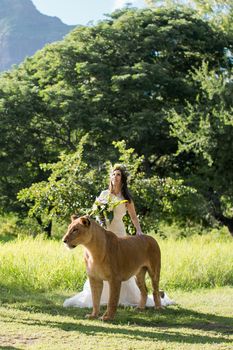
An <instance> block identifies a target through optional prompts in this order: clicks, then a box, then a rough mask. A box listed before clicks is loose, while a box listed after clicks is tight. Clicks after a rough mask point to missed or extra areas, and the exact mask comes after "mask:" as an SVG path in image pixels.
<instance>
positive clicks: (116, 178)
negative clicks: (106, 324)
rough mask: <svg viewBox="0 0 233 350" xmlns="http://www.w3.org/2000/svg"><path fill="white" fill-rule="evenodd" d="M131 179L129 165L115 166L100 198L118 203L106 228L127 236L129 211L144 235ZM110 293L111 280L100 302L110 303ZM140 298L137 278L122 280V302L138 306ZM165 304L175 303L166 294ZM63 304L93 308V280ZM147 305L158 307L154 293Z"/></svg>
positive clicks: (100, 199) (137, 228) (136, 228)
mask: <svg viewBox="0 0 233 350" xmlns="http://www.w3.org/2000/svg"><path fill="white" fill-rule="evenodd" d="M127 178H128V174H127V171H126V168H125V167H124V166H123V165H120V164H117V165H115V166H114V168H113V171H112V173H111V176H110V183H109V189H108V190H105V191H102V192H101V194H100V196H99V197H98V198H97V201H98V202H100V203H101V202H102V203H108V202H109V201H111V203H115V205H114V204H113V219H112V220H111V221H110V222H108V221H107V222H106V228H107V230H109V231H112V232H114V233H115V234H117V236H119V237H124V236H125V235H126V230H125V225H124V222H123V217H124V215H125V214H126V212H127V211H128V213H129V216H130V218H131V221H132V223H133V225H134V227H135V230H136V234H137V235H142V234H143V233H142V230H141V226H140V223H139V221H138V217H137V214H136V211H135V207H134V203H133V200H132V197H131V195H130V193H129V190H128V186H127ZM124 200H126V201H124ZM118 203H120V204H118ZM108 295H109V287H108V283H107V282H104V287H103V291H102V295H101V301H100V302H101V304H102V305H104V304H107V302H108ZM139 300H140V291H139V288H138V286H137V284H136V281H135V278H134V277H131V278H130V279H129V280H128V281H125V282H122V285H121V292H120V299H119V304H120V305H125V306H129V305H132V306H135V305H138V303H139ZM161 303H162V305H163V306H166V305H170V304H172V303H173V302H172V301H171V300H170V299H169V298H168V297H167V296H166V294H164V295H163V298H161ZM63 306H65V307H68V306H74V307H92V296H91V289H90V284H89V280H87V281H86V282H85V284H84V288H83V291H82V292H80V293H78V294H77V295H75V296H74V297H72V298H69V299H66V300H65V302H64V304H63ZM146 306H154V300H153V297H152V296H148V298H147V304H146Z"/></svg>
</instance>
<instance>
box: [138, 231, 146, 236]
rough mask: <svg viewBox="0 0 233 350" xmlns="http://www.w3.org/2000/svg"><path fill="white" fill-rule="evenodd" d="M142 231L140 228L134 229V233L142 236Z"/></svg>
mask: <svg viewBox="0 0 233 350" xmlns="http://www.w3.org/2000/svg"><path fill="white" fill-rule="evenodd" d="M143 234H144V233H143V232H142V230H137V231H136V235H137V236H142V235H143Z"/></svg>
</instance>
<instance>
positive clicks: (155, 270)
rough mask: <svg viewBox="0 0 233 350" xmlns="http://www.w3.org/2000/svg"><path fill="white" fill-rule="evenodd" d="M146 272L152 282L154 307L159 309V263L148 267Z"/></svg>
mask: <svg viewBox="0 0 233 350" xmlns="http://www.w3.org/2000/svg"><path fill="white" fill-rule="evenodd" d="M148 273H149V276H150V278H151V282H152V288H153V298H154V303H155V309H161V299H160V293H159V278H160V265H159V266H158V265H157V266H155V267H154V266H153V267H150V268H148Z"/></svg>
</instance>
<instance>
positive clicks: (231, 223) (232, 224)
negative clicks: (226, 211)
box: [215, 214, 233, 237]
mask: <svg viewBox="0 0 233 350" xmlns="http://www.w3.org/2000/svg"><path fill="white" fill-rule="evenodd" d="M215 218H216V219H217V220H218V221H219V222H220V223H221V224H223V225H225V226H226V227H227V228H228V230H229V232H230V234H231V235H232V237H233V218H227V217H226V216H224V215H223V214H216V215H215Z"/></svg>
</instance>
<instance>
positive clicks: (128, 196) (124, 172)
mask: <svg viewBox="0 0 233 350" xmlns="http://www.w3.org/2000/svg"><path fill="white" fill-rule="evenodd" d="M115 170H119V171H120V172H121V183H122V187H121V193H122V195H123V197H124V198H125V199H126V200H127V201H129V203H130V202H131V201H132V196H131V194H130V192H129V189H128V183H127V180H128V177H129V173H128V171H127V169H126V167H125V166H124V165H123V164H115V165H114V167H113V168H112V173H113V172H114V171H115ZM109 191H110V192H111V193H112V191H113V186H112V181H111V179H110V183H109Z"/></svg>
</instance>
